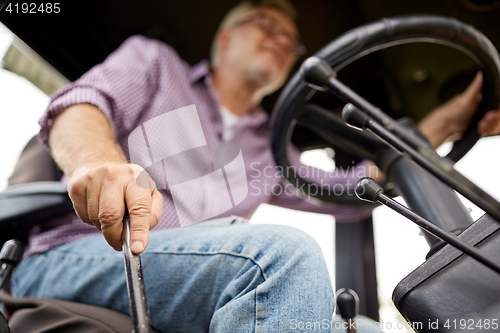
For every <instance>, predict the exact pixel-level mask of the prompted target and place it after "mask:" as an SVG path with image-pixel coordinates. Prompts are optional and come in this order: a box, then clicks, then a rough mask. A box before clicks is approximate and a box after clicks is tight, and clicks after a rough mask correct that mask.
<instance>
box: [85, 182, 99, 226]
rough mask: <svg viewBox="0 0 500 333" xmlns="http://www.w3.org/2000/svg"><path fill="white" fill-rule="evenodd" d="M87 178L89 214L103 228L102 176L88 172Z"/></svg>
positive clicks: (95, 223)
mask: <svg viewBox="0 0 500 333" xmlns="http://www.w3.org/2000/svg"><path fill="white" fill-rule="evenodd" d="M84 177H85V178H86V180H87V192H86V193H85V197H86V200H87V216H88V219H89V221H90V223H92V224H93V225H95V226H96V227H97V228H98V229H101V225H100V223H99V197H100V193H101V187H102V178H101V177H99V176H98V175H95V174H92V173H87V174H86V175H85V176H84Z"/></svg>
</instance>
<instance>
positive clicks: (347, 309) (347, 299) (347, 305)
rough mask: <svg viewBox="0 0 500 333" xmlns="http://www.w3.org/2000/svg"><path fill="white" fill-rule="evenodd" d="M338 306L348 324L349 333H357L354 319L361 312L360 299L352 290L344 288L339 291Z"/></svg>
mask: <svg viewBox="0 0 500 333" xmlns="http://www.w3.org/2000/svg"><path fill="white" fill-rule="evenodd" d="M337 306H338V309H339V312H340V315H341V316H342V318H344V319H345V321H346V322H347V333H356V323H355V322H354V317H356V316H357V315H358V312H359V297H358V294H356V292H355V291H354V290H352V289H346V288H342V289H339V290H338V291H337Z"/></svg>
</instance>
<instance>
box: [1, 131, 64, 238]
mask: <svg viewBox="0 0 500 333" xmlns="http://www.w3.org/2000/svg"><path fill="white" fill-rule="evenodd" d="M61 177H62V171H61V170H59V168H58V167H57V165H56V163H55V162H54V160H53V159H52V156H50V154H49V153H48V152H47V151H46V150H45V149H44V148H43V147H42V145H41V144H40V143H39V142H38V140H37V138H36V137H34V138H32V139H31V140H30V141H29V142H28V144H27V145H26V147H25V148H24V150H23V152H22V153H21V156H20V157H19V161H18V162H17V165H16V167H15V168H14V172H13V174H12V176H11V177H10V178H9V187H8V188H7V190H6V191H4V192H2V193H0V244H3V243H5V242H6V241H7V240H9V239H13V238H15V239H18V240H20V241H22V242H24V243H26V241H27V235H28V232H29V230H30V228H31V227H33V226H34V225H36V224H38V223H40V222H43V221H45V220H48V219H50V218H54V217H57V216H61V215H63V214H66V213H69V212H71V211H72V204H71V201H70V200H69V197H68V194H67V191H66V185H65V184H63V183H61V182H59V180H60V179H61Z"/></svg>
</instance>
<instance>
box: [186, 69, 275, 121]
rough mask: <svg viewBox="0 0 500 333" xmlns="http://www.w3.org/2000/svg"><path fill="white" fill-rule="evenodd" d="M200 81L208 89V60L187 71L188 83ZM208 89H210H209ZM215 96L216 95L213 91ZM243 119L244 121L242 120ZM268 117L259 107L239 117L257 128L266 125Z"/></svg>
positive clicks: (209, 75) (209, 78) (210, 77)
mask: <svg viewBox="0 0 500 333" xmlns="http://www.w3.org/2000/svg"><path fill="white" fill-rule="evenodd" d="M201 79H205V80H204V82H205V84H206V85H207V86H208V87H210V85H211V84H210V82H211V80H212V75H211V73H210V62H209V61H208V60H206V59H205V60H202V61H201V62H199V63H198V64H196V65H194V66H192V67H191V68H190V70H189V82H190V83H191V84H195V83H196V82H198V81H200V80H201ZM210 89H212V88H211V87H210ZM214 93H215V95H216V96H218V93H217V92H216V91H214ZM243 119H244V120H243ZM268 119H269V116H268V114H267V112H266V111H264V109H263V108H262V107H261V106H260V105H259V106H257V107H256V108H255V109H254V110H253V111H252V112H250V113H248V114H246V115H244V116H243V117H241V120H242V121H244V122H245V123H247V124H248V125H250V126H252V127H258V126H261V125H262V124H264V123H266V122H267V121H268Z"/></svg>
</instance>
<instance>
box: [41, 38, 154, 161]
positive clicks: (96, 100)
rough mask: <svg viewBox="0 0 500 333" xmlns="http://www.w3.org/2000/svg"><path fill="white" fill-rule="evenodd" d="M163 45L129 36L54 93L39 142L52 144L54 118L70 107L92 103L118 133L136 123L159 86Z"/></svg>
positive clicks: (44, 117) (43, 121) (45, 115)
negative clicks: (117, 46)
mask: <svg viewBox="0 0 500 333" xmlns="http://www.w3.org/2000/svg"><path fill="white" fill-rule="evenodd" d="M158 58H159V44H158V42H157V41H154V40H151V39H148V38H146V37H143V36H133V37H130V38H128V39H127V40H126V41H125V42H124V43H123V44H122V45H121V46H120V47H119V48H118V49H117V50H116V51H114V52H113V53H111V54H110V55H109V56H108V57H107V58H106V60H105V61H104V62H103V63H101V64H99V65H96V66H94V67H93V68H92V69H90V70H89V71H88V72H87V73H85V74H84V75H83V76H82V77H81V78H79V79H78V80H76V81H75V82H72V83H70V84H69V85H67V86H66V87H64V88H62V89H60V90H59V91H57V92H56V93H54V94H53V95H52V96H51V101H50V104H49V106H48V107H47V110H46V111H45V113H44V114H43V116H42V117H41V118H40V120H39V124H40V126H41V129H40V133H39V135H38V138H39V141H40V142H41V143H42V145H43V146H45V148H46V149H48V150H49V151H50V148H49V146H48V137H49V131H50V128H51V126H52V122H53V119H54V118H55V117H56V116H57V115H59V114H60V113H61V112H62V111H63V110H65V109H66V108H67V107H69V106H71V105H74V104H81V103H88V104H92V105H95V106H96V107H97V108H99V109H100V110H101V111H102V112H103V113H104V114H105V115H106V117H107V118H108V120H109V122H110V125H111V126H112V127H113V129H114V130H115V134H116V135H117V136H119V135H120V132H123V133H124V132H126V131H130V129H131V128H133V127H134V126H136V123H137V121H138V117H139V116H140V113H141V110H142V109H143V108H144V107H145V106H146V105H147V104H148V102H149V100H150V97H151V96H152V94H153V93H154V91H155V89H156V85H157V73H158V69H157V67H158V66H159V65H158Z"/></svg>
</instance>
